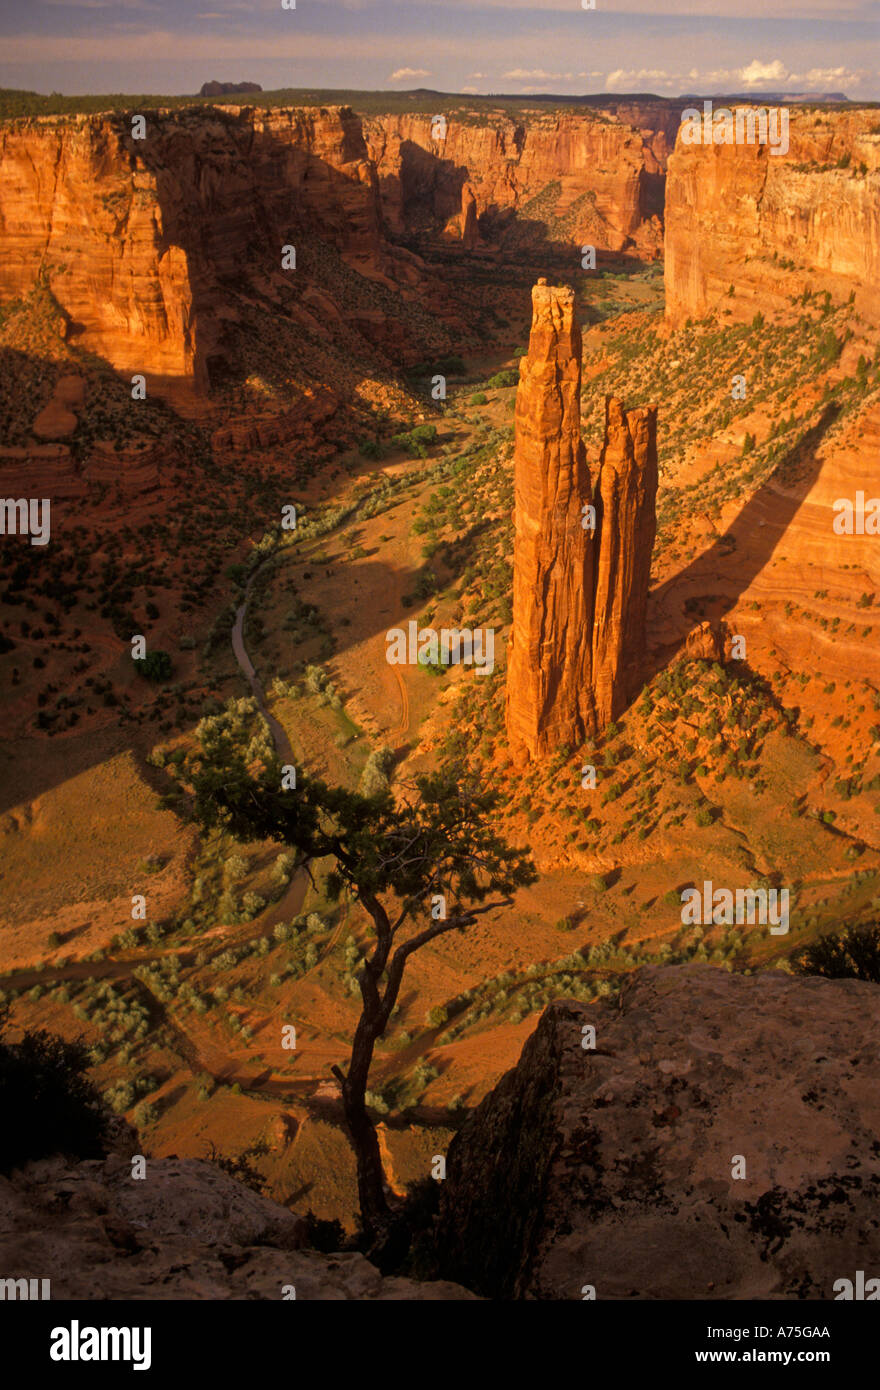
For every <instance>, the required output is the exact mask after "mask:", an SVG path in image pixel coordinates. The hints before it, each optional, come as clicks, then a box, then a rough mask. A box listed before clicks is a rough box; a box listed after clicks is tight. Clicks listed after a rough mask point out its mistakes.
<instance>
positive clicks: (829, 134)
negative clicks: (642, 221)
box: [666, 108, 880, 327]
mask: <svg viewBox="0 0 880 1390" xmlns="http://www.w3.org/2000/svg"><path fill="white" fill-rule="evenodd" d="M792 263H793V264H792ZM731 285H732V286H733V288H734V293H733V295H732V296H731V295H729V294H728V291H729V289H730V287H731ZM805 288H808V289H810V290H825V289H828V290H830V291H831V292H832V294H833V295H834V297H835V298H847V297H848V296H849V293H850V291H851V290H853V289H855V291H856V304H857V306H858V308H859V309H860V311H861V312H862V313H863V314H865V316H866V317H868V318H870V319H873V320H875V321H876V320H880V133H878V122H877V113H876V112H875V111H868V110H864V111H815V110H808V109H806V108H798V109H794V110H792V111H791V113H790V125H789V150H788V153H787V154H784V155H783V154H772V155H771V154H770V153H769V151H768V148H767V146H762V145H757V144H752V145H749V144H739V145H733V144H732V145H685V144H683V143H682V141H681V136H680V135H679V138H678V141H677V143H676V146H675V151H674V153H673V154H672V156H671V157H670V160H669V165H668V176H667V189H666V316H667V319H668V321H669V322H670V323H671V324H672V326H673V327H679V326H680V325H681V324H682V323H684V321H685V320H686V319H687V318H701V317H704V316H705V315H707V314H709V313H711V312H712V311H713V310H715V309H717V308H719V307H722V306H723V308H724V309H725V310H727V309H729V310H730V311H731V313H732V316H733V317H734V318H737V319H740V320H743V319H751V318H752V317H753V316H754V314H755V312H756V311H757V310H758V309H763V310H764V311H766V310H767V309H768V308H769V309H771V310H773V309H775V310H788V311H791V303H790V299H791V297H792V296H794V295H799V294H801V293H802V292H803V290H804V289H805Z"/></svg>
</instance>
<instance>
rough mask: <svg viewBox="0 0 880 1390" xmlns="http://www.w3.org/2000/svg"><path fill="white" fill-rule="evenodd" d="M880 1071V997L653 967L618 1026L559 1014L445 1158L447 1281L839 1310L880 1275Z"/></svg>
mask: <svg viewBox="0 0 880 1390" xmlns="http://www.w3.org/2000/svg"><path fill="white" fill-rule="evenodd" d="M585 1025H592V1026H593V1027H594V1028H595V1030H596V1036H595V1048H594V1049H593V1050H587V1049H584V1048H583V1047H582V1045H581V1044H582V1040H583V1037H584V1033H583V1029H584V1027H585ZM878 1063H880V988H878V987H877V986H876V985H871V984H866V983H862V982H861V981H856V980H825V979H820V978H817V977H813V978H799V977H793V976H789V975H786V974H784V973H782V972H780V971H767V972H762V973H759V974H756V975H751V976H745V975H737V974H729V973H727V972H726V971H723V970H719V969H714V968H712V967H711V966H686V967H680V966H676V967H669V966H667V967H656V966H654V967H648V968H645V969H642V970H639V971H637V972H636V973H635V975H634V976H633V977H632V980H631V982H630V983H629V984H628V985H627V987H626V988H625V990H624V992H623V994H622V996H621V1000H620V1005H619V1007H618V1004H617V1003H615V1004H613V1005H602V1004H597V1005H589V1006H588V1005H583V1004H580V1003H576V1002H572V1001H569V1000H564V1001H559V1002H558V1003H555V1004H552V1005H551V1006H550V1007H549V1008H548V1009H547V1010H546V1011H545V1013H544V1014H543V1016H542V1018H541V1021H540V1023H539V1024H538V1027H537V1029H536V1031H535V1032H534V1033H533V1034H532V1036H531V1038H529V1040H528V1042H527V1043H526V1045H525V1047H524V1048H523V1053H522V1056H521V1058H520V1061H519V1063H518V1064H517V1066H516V1068H515V1069H514V1070H513V1071H510V1072H508V1073H507V1075H506V1076H505V1077H503V1078H502V1080H501V1081H500V1082H499V1084H498V1085H497V1086H496V1087H495V1089H494V1090H493V1091H492V1092H491V1093H490V1094H489V1095H488V1096H487V1097H486V1099H485V1100H484V1101H483V1102H482V1104H481V1105H480V1106H478V1108H477V1109H476V1111H475V1112H474V1114H473V1116H472V1117H471V1119H470V1121H469V1122H468V1124H467V1125H466V1126H465V1127H464V1129H462V1130H461V1131H460V1132H459V1133H458V1134H457V1135H456V1137H455V1138H454V1139H453V1141H452V1144H451V1145H450V1148H449V1152H448V1156H447V1179H446V1182H445V1184H444V1188H443V1195H442V1204H441V1215H440V1226H439V1232H438V1251H439V1255H440V1261H441V1270H442V1273H443V1274H444V1276H445V1277H447V1278H450V1279H455V1280H459V1281H461V1282H463V1283H465V1284H466V1285H468V1286H469V1287H471V1288H474V1289H476V1290H478V1291H480V1292H482V1293H484V1294H488V1295H491V1296H494V1297H527V1298H540V1299H580V1298H581V1297H582V1296H583V1293H582V1290H583V1286H584V1285H586V1284H591V1285H593V1287H594V1288H595V1291H596V1297H597V1298H600V1299H602V1298H634V1299H653V1298H657V1299H682V1298H711V1299H750V1298H772V1299H796V1298H811V1299H833V1298H835V1296H836V1294H837V1293H838V1292H840V1290H839V1289H838V1290H835V1289H834V1284H835V1282H836V1281H837V1280H840V1279H850V1280H855V1277H856V1271H857V1270H863V1271H864V1272H865V1277H866V1278H871V1277H875V1276H880V1222H878V1218H877V1202H878V1197H880V1146H878V1143H877V1133H878V1127H880V1087H878V1085H877V1068H878ZM738 1156H740V1157H741V1158H742V1159H744V1160H745V1177H742V1178H734V1177H733V1176H732V1171H733V1166H734V1165H735V1164H736V1163H737V1158H738ZM499 1212H503V1213H504V1219H503V1221H499V1219H498V1213H499Z"/></svg>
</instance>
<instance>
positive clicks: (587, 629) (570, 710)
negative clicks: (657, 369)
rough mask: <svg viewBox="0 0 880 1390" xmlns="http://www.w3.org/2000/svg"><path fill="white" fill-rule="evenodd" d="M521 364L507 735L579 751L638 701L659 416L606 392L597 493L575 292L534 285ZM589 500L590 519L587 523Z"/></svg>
mask: <svg viewBox="0 0 880 1390" xmlns="http://www.w3.org/2000/svg"><path fill="white" fill-rule="evenodd" d="M532 310H533V316H532V330H531V336H530V338H529V351H528V354H527V356H525V357H524V358H523V359H522V362H521V364H520V383H519V389H518V391H517V397H516V448H515V452H514V488H515V503H516V507H515V535H514V556H513V625H512V630H511V637H510V647H509V653H508V666H507V734H508V739H509V742H510V746H511V750H512V751H513V752H514V753H515V754H521V753H523V752H525V753H526V754H527V755H528V756H530V757H535V758H537V757H542V756H543V755H545V754H546V753H549V752H552V751H553V749H555V748H559V747H561V746H562V745H563V744H567V745H569V746H577V745H578V744H581V743H583V742H584V740H585V739H586V738H588V737H591V736H594V735H595V734H596V733H597V732H600V731H601V730H602V729H603V728H605V726H606V725H607V724H608V723H609V722H610V721H611V720H612V719H614V718H616V717H617V715H619V714H620V713H621V712H622V711H623V710H624V709H625V708H626V705H627V704H628V703H629V701H630V700H631V698H632V696H633V694H634V693H635V688H636V683H637V680H638V677H639V672H640V669H641V664H642V661H643V656H644V650H645V611H646V605H647V599H648V583H649V579H650V572H651V553H652V550H653V546H654V535H655V531H656V513H655V502H656V496H657V411H656V408H655V407H653V406H650V407H642V408H640V409H638V410H630V411H626V410H624V408H623V406H622V405H621V403H620V401H618V400H616V399H615V398H614V397H612V396H609V397H608V398H607V400H606V411H605V444H604V448H603V450H602V457H601V461H600V467H599V473H598V478H597V483H596V488H595V492H594V491H593V489H592V487H591V482H590V472H589V468H588V465H587V461H586V454H585V451H584V445H583V443H582V441H581V437H580V384H581V333H580V327H579V325H578V321H577V315H576V307H575V297H574V292H573V291H572V290H570V289H556V288H554V287H552V286H548V285H547V282H546V281H545V280H539V281H538V283H537V285H536V286H535V288H534V290H533V291H532ZM588 504H591V505H594V506H595V511H596V525H595V530H594V531H591V529H588V528H586V527H585V526H584V521H585V520H588V521H589V520H590V517H589V514H587V517H586V518H585V516H584V511H585V508H586V506H587V505H588Z"/></svg>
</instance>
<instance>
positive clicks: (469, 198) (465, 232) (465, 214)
mask: <svg viewBox="0 0 880 1390" xmlns="http://www.w3.org/2000/svg"><path fill="white" fill-rule="evenodd" d="M478 239H479V231H478V228H477V200H476V198H475V197H474V190H473V189H472V188H471V186H470V184H469V183H466V184H465V185H464V188H463V189H462V190H461V244H462V246H463V247H464V249H465V251H472V250H473V248H474V247H475V246H476V244H477V241H478Z"/></svg>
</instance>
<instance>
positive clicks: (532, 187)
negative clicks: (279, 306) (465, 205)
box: [364, 111, 665, 251]
mask: <svg viewBox="0 0 880 1390" xmlns="http://www.w3.org/2000/svg"><path fill="white" fill-rule="evenodd" d="M364 131H365V137H366V142H367V148H368V149H369V152H370V156H371V158H372V159H373V162H374V164H375V166H376V171H377V174H378V178H379V187H380V194H381V201H382V213H383V216H384V218H385V220H386V222H387V224H388V226H389V227H390V229H391V230H392V232H395V233H397V234H401V233H404V232H412V233H416V234H418V233H426V232H431V231H435V232H436V231H439V230H442V229H443V228H444V227H445V226H447V225H448V224H450V223H451V222H453V221H454V220H455V219H457V218H458V217H459V215H460V213H461V211H462V205H461V198H462V188H463V185H464V184H465V183H468V184H469V185H470V187H471V189H472V191H473V195H474V197H475V199H476V204H477V212H478V214H479V216H480V218H481V225H482V226H484V227H485V228H486V229H487V237H488V239H489V240H492V241H494V242H496V243H499V242H500V243H501V244H502V245H505V246H506V245H507V244H508V243H510V242H511V241H514V242H515V241H516V240H517V239H522V238H524V237H532V238H534V237H536V236H541V235H543V236H544V237H545V238H546V240H547V241H549V242H557V243H560V244H564V245H566V246H571V247H574V246H578V245H581V244H582V243H588V244H591V245H595V246H597V247H600V248H604V249H606V250H611V251H619V250H622V249H623V248H625V247H630V246H633V245H635V244H638V245H640V246H643V247H644V249H645V250H647V251H650V250H655V249H659V246H660V237H661V232H660V225H659V221H657V220H656V218H654V217H653V214H654V213H655V212H656V211H658V210H659V208H658V205H657V202H656V196H655V189H654V187H653V185H652V183H651V178H650V176H652V175H656V174H658V173H659V172H660V170H661V160H658V157H657V155H656V154H655V152H654V148H653V146H654V143H655V142H656V141H657V140H658V139H659V142H660V144H659V146H658V148H659V149H661V151H662V147H663V142H664V139H665V136H663V135H662V133H660V132H658V131H654V130H646V131H645V132H643V133H642V132H639V131H637V130H634V129H632V128H631V127H630V126H628V125H625V124H623V123H621V122H619V121H617V120H615V119H611V118H609V117H608V116H607V115H604V114H602V113H599V112H587V113H584V112H570V111H562V112H540V113H537V114H535V115H534V116H530V117H529V119H528V121H526V122H516V121H513V120H511V119H509V118H508V117H503V116H499V117H496V118H493V119H491V120H489V121H479V122H478V121H465V120H461V119H459V118H457V117H456V116H455V115H454V114H453V115H450V116H449V117H448V118H447V121H446V126H445V129H444V128H442V127H441V128H439V130H438V128H437V127H435V126H433V125H432V121H431V117H430V116H428V115H412V116H377V117H373V118H370V119H368V120H365V122H364ZM438 134H440V135H441V136H442V138H439V139H438V138H436V137H437V135H438Z"/></svg>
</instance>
